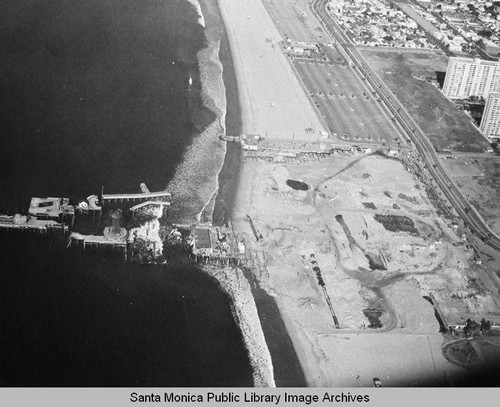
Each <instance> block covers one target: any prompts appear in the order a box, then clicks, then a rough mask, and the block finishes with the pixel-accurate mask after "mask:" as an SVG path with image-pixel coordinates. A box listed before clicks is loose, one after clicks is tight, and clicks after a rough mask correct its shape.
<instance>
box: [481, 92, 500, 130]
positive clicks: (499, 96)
mask: <svg viewBox="0 0 500 407" xmlns="http://www.w3.org/2000/svg"><path fill="white" fill-rule="evenodd" d="M480 129H481V131H482V132H483V133H484V134H485V135H486V136H488V137H500V92H491V93H490V94H489V95H488V99H487V100H486V107H485V108H484V112H483V118H482V119H481V126H480Z"/></svg>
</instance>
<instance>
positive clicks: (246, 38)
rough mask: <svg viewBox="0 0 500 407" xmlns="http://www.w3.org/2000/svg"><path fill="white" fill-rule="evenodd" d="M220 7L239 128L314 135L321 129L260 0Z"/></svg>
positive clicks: (225, 0)
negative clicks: (231, 65)
mask: <svg viewBox="0 0 500 407" xmlns="http://www.w3.org/2000/svg"><path fill="white" fill-rule="evenodd" d="M219 7H220V10H221V14H222V17H223V19H224V22H225V26H226V30H227V32H228V36H229V42H230V46H231V51H232V53H233V59H234V65H235V69H236V76H237V79H238V84H239V92H240V103H241V108H242V119H243V129H242V130H243V133H245V134H259V135H260V136H262V137H266V138H277V139H292V138H295V139H300V140H310V141H315V140H317V139H318V137H320V135H319V132H320V131H322V130H325V129H324V128H323V126H322V124H321V122H320V121H319V119H318V117H317V115H316V113H315V111H314V110H313V108H312V105H311V103H310V102H309V100H308V99H307V98H306V97H305V94H304V91H303V89H302V87H301V84H300V83H299V81H298V79H297V78H296V76H295V75H294V73H293V71H292V68H291V66H290V63H289V61H287V59H286V57H285V55H284V54H283V52H282V49H281V45H280V42H281V41H283V38H282V36H281V35H280V34H279V32H278V30H277V29H276V27H275V26H274V24H273V22H272V20H271V18H270V17H269V15H268V13H267V11H266V9H265V8H264V6H263V5H262V3H261V2H260V1H246V0H219ZM307 129H312V130H310V131H306V130H307Z"/></svg>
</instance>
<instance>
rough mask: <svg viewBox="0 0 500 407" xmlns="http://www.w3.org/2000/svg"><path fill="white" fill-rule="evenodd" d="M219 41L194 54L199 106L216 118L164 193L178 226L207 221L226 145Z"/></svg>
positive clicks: (210, 214)
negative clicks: (170, 199) (171, 202)
mask: <svg viewBox="0 0 500 407" xmlns="http://www.w3.org/2000/svg"><path fill="white" fill-rule="evenodd" d="M219 47H220V41H217V42H216V43H215V42H213V41H211V42H210V44H209V46H208V47H207V48H205V49H203V50H201V51H200V52H199V53H198V61H199V67H200V81H201V96H202V102H203V105H204V106H205V107H206V108H208V109H210V110H211V111H212V112H213V113H215V114H216V115H217V118H216V119H215V120H214V121H213V122H212V123H210V124H209V125H208V126H207V127H206V128H205V129H204V131H203V132H202V133H201V134H199V135H197V136H195V137H194V139H193V142H192V143H191V145H190V146H189V147H187V149H186V152H185V154H184V158H183V160H182V162H181V163H180V164H179V166H178V168H177V169H176V172H175V174H174V177H173V179H172V180H171V181H170V183H169V184H168V186H167V190H168V191H169V192H171V193H172V194H173V197H174V199H175V201H174V205H173V208H172V213H173V215H174V217H175V218H176V221H177V222H179V223H188V224H190V223H194V222H199V221H207V222H209V221H210V220H211V218H212V212H213V208H214V205H215V197H216V195H217V191H218V188H219V185H218V179H219V173H220V171H221V169H222V165H223V164H224V156H225V153H226V144H225V142H224V141H221V139H220V138H221V137H224V135H225V132H226V129H225V118H226V90H225V87H224V81H223V78H222V69H223V67H222V64H221V62H220V60H219Z"/></svg>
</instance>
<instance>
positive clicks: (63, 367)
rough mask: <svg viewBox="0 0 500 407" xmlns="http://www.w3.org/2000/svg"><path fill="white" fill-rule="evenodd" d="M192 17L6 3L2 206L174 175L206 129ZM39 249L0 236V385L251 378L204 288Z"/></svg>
mask: <svg viewBox="0 0 500 407" xmlns="http://www.w3.org/2000/svg"><path fill="white" fill-rule="evenodd" d="M198 20H199V16H198V14H197V12H196V10H195V9H194V8H193V6H192V5H191V4H190V3H189V2H187V1H170V0H147V1H137V0H86V1H81V0H80V1H77V0H36V1H35V0H4V1H2V2H1V3H0V21H1V24H0V61H1V62H0V83H2V97H1V98H0V106H1V109H0V112H1V113H2V115H1V117H0V142H1V148H0V213H6V212H7V213H12V212H14V211H15V210H16V209H17V210H20V209H24V208H25V207H26V205H27V204H28V202H29V199H30V197H31V196H67V197H69V198H71V199H74V200H78V199H81V198H84V197H86V196H88V195H90V194H95V193H99V192H100V189H101V187H102V186H104V189H105V191H107V192H126V191H136V190H137V188H138V185H139V183H140V182H146V183H147V184H148V186H149V187H150V189H151V190H160V189H164V188H165V186H166V185H167V184H168V182H169V181H170V180H171V179H173V178H175V177H177V179H178V172H177V168H178V167H179V165H182V164H183V163H184V166H186V165H185V163H186V151H188V150H189V146H191V145H192V144H193V142H196V138H197V137H198V135H199V134H201V133H203V130H204V129H206V128H211V127H213V126H212V124H213V123H214V121H216V120H217V114H216V113H217V112H214V111H212V110H209V109H207V108H206V107H205V106H206V103H204V102H203V98H202V86H201V82H200V68H199V66H198V63H197V58H196V56H197V53H198V52H199V51H200V50H202V49H203V48H204V46H205V45H206V39H205V37H204V33H203V28H202V27H201V26H200V25H199V24H198ZM189 76H191V77H192V78H193V85H192V86H191V88H190V89H188V84H187V79H188V77H189ZM219 113H220V112H219ZM217 126H219V125H217ZM217 148H218V149H220V146H219V145H218V146H217ZM215 167H216V166H214V168H215ZM219 168H220V165H219ZM177 182H178V183H179V181H177ZM181 184H182V183H181ZM211 188H212V187H211ZM212 189H213V188H212ZM50 240H51V239H47V238H40V237H39V236H36V235H35V236H27V235H12V234H1V235H0V264H1V265H2V266H1V269H2V285H1V286H0V385H1V386H249V385H252V383H253V382H252V369H251V367H250V363H249V360H248V354H247V351H246V349H245V347H244V344H243V341H242V337H241V332H240V330H239V328H238V326H237V325H236V324H235V321H234V318H233V315H232V313H231V304H230V300H229V298H228V296H227V295H226V294H224V293H223V292H222V291H221V290H220V288H219V287H218V285H217V283H216V281H215V280H214V279H212V278H210V277H209V276H207V275H206V274H204V273H202V272H200V271H199V270H197V269H196V268H195V267H193V266H192V265H177V266H172V267H166V266H144V265H142V266H141V265H130V264H123V263H122V262H120V261H115V260H113V259H111V258H109V257H103V256H101V255H96V256H90V255H88V254H87V253H86V254H85V255H83V254H80V253H77V252H73V251H66V250H64V249H62V246H61V245H60V244H58V242H51V241H50Z"/></svg>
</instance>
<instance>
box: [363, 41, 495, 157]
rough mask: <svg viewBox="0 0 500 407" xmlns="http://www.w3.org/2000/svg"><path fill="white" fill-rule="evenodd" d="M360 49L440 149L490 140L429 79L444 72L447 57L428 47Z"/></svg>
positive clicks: (480, 145) (469, 147)
mask: <svg viewBox="0 0 500 407" xmlns="http://www.w3.org/2000/svg"><path fill="white" fill-rule="evenodd" d="M359 51H360V52H361V54H362V55H363V57H364V58H365V59H366V61H367V62H368V63H369V64H370V66H371V67H372V68H373V69H374V70H375V72H377V74H378V75H379V76H380V77H381V78H382V79H383V80H384V81H385V82H386V83H387V84H388V86H389V87H390V88H391V90H392V92H393V93H394V95H396V97H397V98H398V99H399V100H400V101H401V103H402V104H403V106H404V107H405V108H406V109H407V110H408V112H409V113H410V115H411V116H412V117H413V119H414V120H415V121H416V122H417V123H418V125H419V126H420V127H421V128H422V130H423V131H424V132H425V134H427V135H428V137H429V138H430V140H431V141H432V143H433V144H434V147H435V148H436V149H437V150H439V151H442V150H452V151H477V152H482V151H483V149H484V148H488V146H489V143H488V141H487V140H486V139H485V138H484V137H483V136H482V135H481V133H480V132H479V130H478V129H477V128H476V127H475V126H474V125H473V124H472V123H471V119H470V118H469V117H467V116H466V115H465V114H464V113H463V112H462V111H460V110H459V109H458V108H457V107H456V106H455V104H454V103H453V102H451V101H450V100H449V99H447V98H446V97H445V96H444V95H443V94H442V93H441V91H440V90H439V89H437V88H436V87H435V86H434V85H432V84H431V83H429V82H427V81H426V78H432V79H436V75H437V72H445V71H446V67H447V64H448V58H447V57H446V56H444V55H441V54H440V53H435V52H428V51H413V52H398V51H395V50H381V49H373V48H370V49H367V48H363V47H361V48H359Z"/></svg>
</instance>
